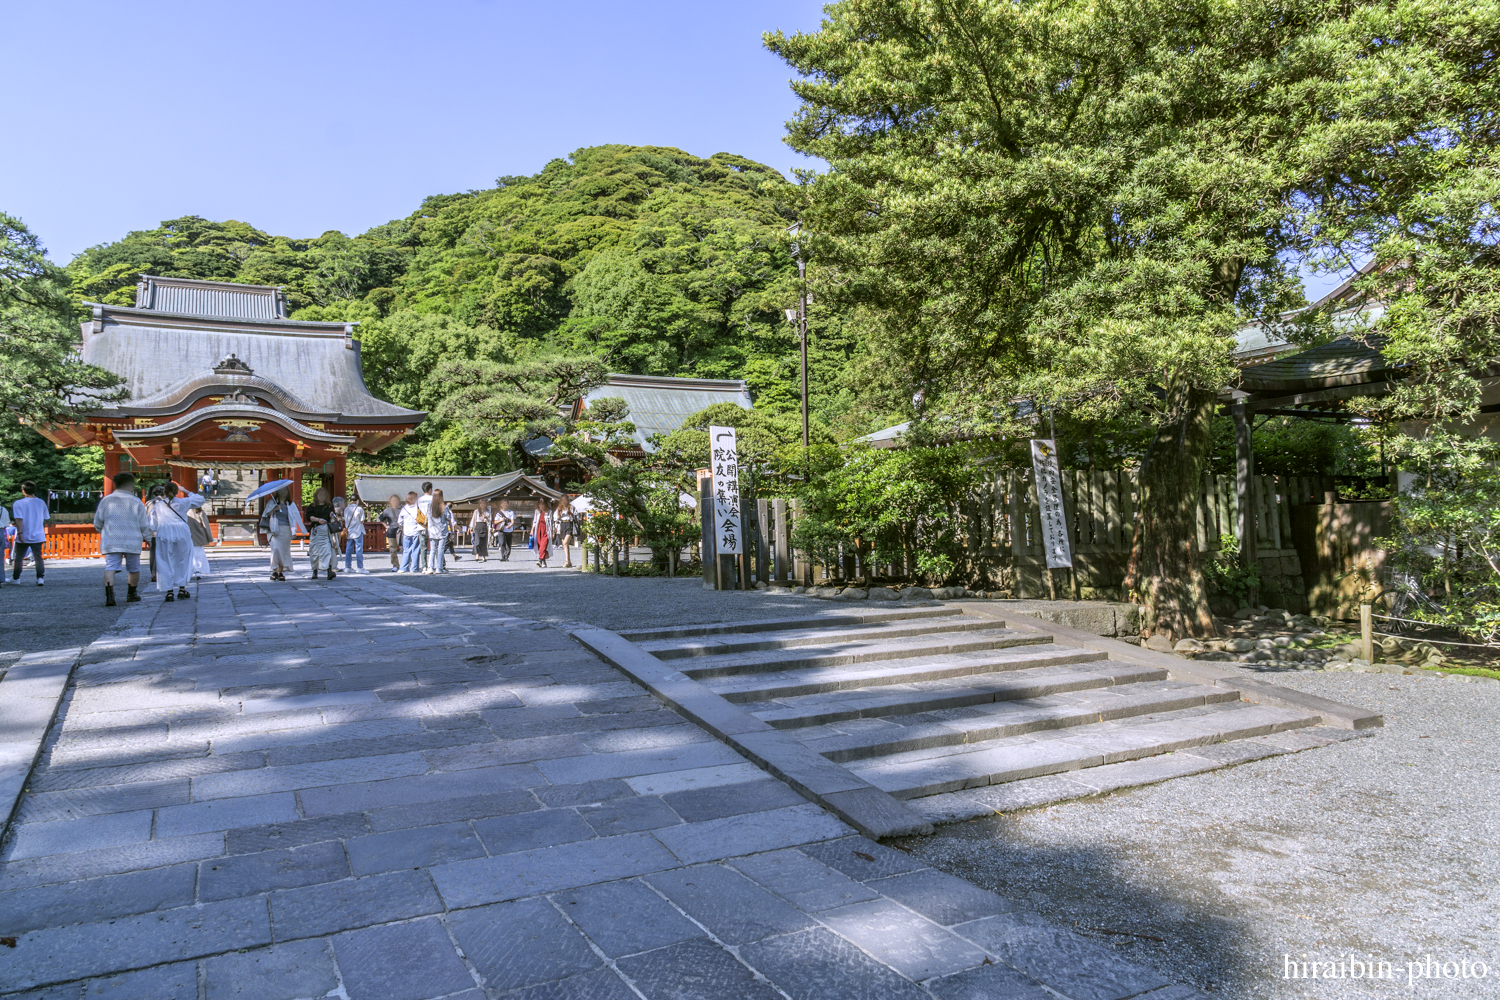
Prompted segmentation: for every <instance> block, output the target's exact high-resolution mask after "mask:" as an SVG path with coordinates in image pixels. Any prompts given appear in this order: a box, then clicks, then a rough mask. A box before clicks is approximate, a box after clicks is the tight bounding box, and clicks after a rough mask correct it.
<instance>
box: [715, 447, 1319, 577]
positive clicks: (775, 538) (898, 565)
mask: <svg viewBox="0 0 1500 1000" xmlns="http://www.w3.org/2000/svg"><path fill="white" fill-rule="evenodd" d="M1062 481H1063V504H1064V511H1065V513H1066V516H1067V518H1068V530H1069V536H1070V541H1071V543H1072V549H1073V566H1074V569H1073V571H1072V572H1071V573H1066V574H1064V573H1057V574H1053V573H1048V572H1047V570H1046V559H1045V553H1044V551H1043V548H1042V542H1041V537H1040V533H1039V531H1038V525H1039V524H1040V518H1041V511H1040V508H1039V507H1038V505H1037V498H1036V484H1035V482H1034V477H1033V474H1032V472H1031V470H1029V469H1025V470H1014V469H1012V470H1001V471H999V472H997V473H996V474H995V475H994V476H993V477H991V478H990V479H989V481H988V482H986V483H985V484H984V485H983V486H982V487H981V488H980V489H978V490H976V491H975V492H973V493H972V494H970V495H969V496H967V497H965V498H964V499H963V501H962V502H961V503H960V504H959V505H958V506H957V507H956V509H955V510H954V512H953V516H952V519H951V521H950V523H949V527H951V528H952V530H953V535H954V538H955V539H956V544H955V545H951V546H949V548H950V549H956V551H950V555H952V556H953V557H954V561H955V567H954V570H953V573H952V574H951V576H950V577H949V579H950V580H956V581H959V582H962V583H964V584H965V585H966V586H968V587H971V588H973V589H976V590H981V589H982V590H988V591H1001V592H1008V593H1010V594H1012V595H1013V596H1017V597H1063V596H1072V597H1078V596H1082V597H1086V598H1087V597H1106V598H1118V597H1119V596H1120V594H1119V589H1120V585H1121V582H1122V580H1123V579H1124V575H1125V568H1126V563H1127V562H1128V560H1129V558H1130V549H1131V545H1132V543H1133V540H1134V534H1135V521H1136V514H1137V505H1138V502H1139V496H1140V494H1139V482H1138V478H1137V474H1136V472H1135V471H1134V470H1126V471H1121V472H1091V471H1087V470H1073V469H1067V470H1063V474H1062ZM1251 485H1252V491H1251V504H1252V510H1251V514H1252V516H1251V522H1252V523H1253V524H1254V526H1255V533H1256V548H1257V550H1258V552H1257V554H1258V556H1259V561H1260V568H1261V574H1262V577H1263V578H1268V579H1270V580H1271V581H1272V582H1271V583H1270V586H1271V589H1273V590H1275V589H1278V587H1279V589H1281V590H1283V591H1284V592H1285V595H1284V596H1286V598H1287V599H1288V600H1290V601H1291V602H1292V603H1296V601H1295V600H1294V599H1293V598H1294V596H1295V595H1297V594H1300V593H1301V592H1302V583H1301V569H1300V566H1299V565H1298V559H1297V550H1296V547H1295V546H1294V544H1293V541H1292V520H1291V508H1292V507H1293V506H1296V505H1301V504H1321V503H1323V502H1324V501H1325V498H1326V495H1327V494H1328V493H1329V492H1330V491H1331V490H1332V489H1333V483H1332V480H1330V479H1327V478H1324V477H1314V476H1291V477H1289V476H1255V477H1253V478H1252V482H1251ZM742 510H743V511H744V513H745V521H746V524H745V528H746V534H747V537H748V540H749V542H750V544H749V545H748V546H747V548H748V549H749V552H748V554H747V555H746V556H745V557H743V558H742V559H740V560H737V561H735V562H734V563H733V565H731V559H730V557H727V556H726V557H721V558H720V559H719V560H717V561H716V560H715V559H714V558H712V556H713V553H712V537H713V531H712V526H711V525H710V524H708V523H707V521H706V520H705V522H704V528H705V531H704V538H705V540H706V542H705V551H706V553H707V554H708V555H709V556H710V558H708V559H705V560H704V580H705V582H706V583H708V584H710V585H717V586H720V587H724V588H733V587H736V586H740V585H743V584H744V583H746V582H748V583H751V584H752V585H753V583H754V582H757V581H765V582H768V583H783V584H785V583H804V582H805V583H810V584H823V583H828V582H832V581H835V580H848V579H853V578H856V577H864V576H869V577H871V578H873V579H875V580H900V581H912V580H923V582H927V583H932V584H937V583H941V582H943V581H941V580H936V579H932V578H930V577H929V578H924V577H923V574H921V573H920V572H919V571H918V569H917V559H916V555H917V553H918V552H921V551H924V549H923V546H924V544H935V540H934V539H933V538H932V537H924V536H931V535H932V534H933V533H932V532H931V531H930V530H924V526H920V525H919V526H913V530H909V531H907V532H906V533H905V537H904V538H902V539H901V540H900V548H901V552H902V556H901V559H900V560H899V562H896V561H893V562H886V563H881V564H878V565H875V566H870V567H866V566H865V565H864V564H863V561H862V560H863V559H864V558H865V553H863V552H856V551H844V550H842V549H841V550H840V551H839V553H838V554H837V555H835V556H833V557H832V558H828V557H827V555H825V558H823V559H822V560H819V559H816V558H814V557H813V556H811V555H809V554H808V553H806V552H802V551H798V550H796V549H795V548H794V547H793V546H792V544H791V539H792V537H793V532H794V531H795V528H796V521H797V516H798V515H797V502H796V501H792V500H779V499H772V500H756V501H747V502H746V503H745V504H744V506H743V508H742ZM1195 530H1196V534H1197V538H1196V541H1197V545H1198V548H1199V550H1200V551H1202V552H1205V553H1213V552H1217V551H1218V550H1219V549H1220V547H1221V545H1222V544H1223V540H1224V538H1225V536H1228V537H1229V538H1230V539H1231V544H1232V545H1233V546H1234V547H1235V548H1236V549H1238V547H1239V501H1238V497H1237V495H1236V490H1235V481H1234V477H1233V476H1216V475H1206V476H1204V477H1203V483H1202V487H1201V490H1200V493H1199V498H1198V509H1197V515H1196V518H1195ZM850 548H852V546H851V547H850ZM1278 578H1279V580H1280V581H1281V582H1279V583H1278V582H1276V581H1277V579H1278Z"/></svg>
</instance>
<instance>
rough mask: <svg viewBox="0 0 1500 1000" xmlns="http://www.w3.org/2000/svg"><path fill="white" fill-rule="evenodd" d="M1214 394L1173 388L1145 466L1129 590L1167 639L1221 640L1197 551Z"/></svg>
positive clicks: (1180, 385) (1194, 388) (1128, 582)
mask: <svg viewBox="0 0 1500 1000" xmlns="http://www.w3.org/2000/svg"><path fill="white" fill-rule="evenodd" d="M1215 396H1216V393H1214V392H1213V391H1212V390H1209V389H1200V388H1196V387H1190V386H1185V385H1182V384H1180V383H1178V384H1175V385H1174V386H1173V387H1172V388H1171V389H1169V390H1168V393H1167V412H1166V413H1165V414H1164V416H1163V421H1162V423H1161V425H1160V426H1159V427H1158V428H1157V430H1156V437H1155V439H1154V440H1153V441H1152V443H1151V449H1150V451H1149V452H1147V455H1146V461H1145V463H1144V464H1143V465H1142V467H1141V477H1140V490H1141V496H1140V506H1139V509H1140V517H1139V519H1138V520H1137V521H1136V525H1135V539H1134V543H1133V545H1132V547H1131V552H1130V566H1129V568H1128V569H1127V571H1126V574H1125V587H1126V590H1128V591H1133V592H1134V593H1135V595H1136V599H1137V600H1139V601H1140V602H1141V603H1143V604H1145V605H1146V607H1147V610H1148V614H1149V615H1150V618H1151V620H1152V621H1153V622H1154V623H1155V624H1154V628H1153V631H1155V632H1159V633H1165V634H1166V636H1167V637H1168V638H1169V639H1172V640H1174V641H1175V640H1177V639H1184V638H1188V637H1194V638H1202V637H1205V636H1212V635H1215V634H1216V632H1215V630H1214V622H1213V616H1212V615H1211V614H1210V612H1209V609H1208V593H1207V589H1206V587H1205V586H1204V582H1203V553H1202V552H1201V551H1199V548H1198V528H1197V520H1196V518H1197V509H1198V497H1199V494H1200V492H1201V491H1202V488H1203V467H1204V463H1205V462H1206V460H1207V458H1208V453H1209V450H1210V448H1211V446H1212V438H1211V436H1210V424H1211V422H1212V419H1213V412H1214V400H1215Z"/></svg>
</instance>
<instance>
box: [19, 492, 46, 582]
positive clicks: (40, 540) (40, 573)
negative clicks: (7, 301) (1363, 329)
mask: <svg viewBox="0 0 1500 1000" xmlns="http://www.w3.org/2000/svg"><path fill="white" fill-rule="evenodd" d="M21 493H22V494H23V495H22V497H21V499H19V500H17V501H16V502H15V505H14V506H12V507H11V509H10V516H11V519H12V520H15V521H19V522H20V523H19V524H18V525H17V529H16V545H15V549H14V550H13V551H12V553H11V566H12V568H11V574H10V578H11V579H12V580H19V579H21V560H22V559H24V558H25V554H26V551H27V550H28V549H30V550H31V554H32V555H33V556H34V557H35V558H36V585H37V586H38V587H40V586H41V585H42V583H43V582H44V579H43V578H44V577H45V576H46V574H47V568H46V566H44V565H43V564H42V546H43V545H46V544H47V521H48V520H50V519H51V517H52V514H51V512H50V511H48V510H47V501H45V500H43V499H42V498H41V497H39V496H37V495H36V483H33V482H31V481H30V480H27V481H26V482H24V483H22V484H21Z"/></svg>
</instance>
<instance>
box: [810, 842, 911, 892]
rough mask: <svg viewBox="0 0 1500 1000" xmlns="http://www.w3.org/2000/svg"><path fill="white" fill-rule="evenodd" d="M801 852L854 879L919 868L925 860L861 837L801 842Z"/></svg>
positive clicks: (863, 879)
mask: <svg viewBox="0 0 1500 1000" xmlns="http://www.w3.org/2000/svg"><path fill="white" fill-rule="evenodd" d="M798 850H799V851H801V852H802V853H803V854H806V855H807V856H808V857H810V858H813V859H814V860H817V861H821V862H823V864H825V865H827V866H828V867H830V868H834V869H837V870H838V871H841V872H843V873H844V874H845V875H848V876H849V877H850V878H852V879H854V880H855V881H856V882H867V881H869V880H870V879H874V878H887V877H889V876H891V875H903V874H905V873H907V872H915V871H921V870H922V869H923V868H926V867H927V863H926V862H925V861H922V860H921V859H920V858H918V857H917V856H916V855H915V854H907V853H904V852H902V851H896V850H892V849H891V848H889V847H886V846H885V845H884V844H877V843H875V841H873V840H870V839H868V838H865V837H844V838H842V839H840V840H825V841H823V842H822V843H820V844H803V845H801V846H800V847H799V848H798Z"/></svg>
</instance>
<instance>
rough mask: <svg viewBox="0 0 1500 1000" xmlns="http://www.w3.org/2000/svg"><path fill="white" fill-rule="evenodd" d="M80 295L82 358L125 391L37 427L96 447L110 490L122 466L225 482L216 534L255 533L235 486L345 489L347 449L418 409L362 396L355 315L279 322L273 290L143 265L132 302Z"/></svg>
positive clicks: (386, 440) (146, 476)
mask: <svg viewBox="0 0 1500 1000" xmlns="http://www.w3.org/2000/svg"><path fill="white" fill-rule="evenodd" d="M85 305H88V306H91V307H92V308H93V316H92V317H91V318H90V319H89V320H88V322H85V323H84V324H82V330H83V346H82V351H81V355H82V359H83V360H84V361H85V362H87V363H89V364H92V365H97V366H99V367H100V368H103V369H106V370H107V371H110V372H113V373H114V374H116V375H118V376H120V378H122V379H123V380H124V382H125V386H126V388H128V389H129V391H130V396H129V398H128V399H125V400H122V401H120V402H118V403H114V404H112V405H110V406H107V407H104V408H102V409H99V410H95V411H93V412H91V413H88V414H86V415H85V416H84V417H82V418H81V419H80V420H79V421H78V422H76V423H69V424H56V425H50V426H39V427H37V430H38V431H39V432H40V433H42V434H43V435H44V436H46V437H47V439H48V440H50V441H52V442H53V443H54V444H55V445H57V446H58V447H59V448H73V447H77V446H80V445H98V446H100V447H101V448H103V449H104V485H103V490H104V492H106V493H108V492H109V491H110V490H111V489H112V488H113V479H114V476H115V475H116V474H117V473H120V472H126V471H129V472H134V473H135V475H136V477H137V479H139V480H141V481H142V483H143V484H145V483H149V482H151V481H153V480H165V479H168V478H171V479H174V480H176V481H177V482H178V483H180V484H182V485H185V486H191V487H194V488H196V486H197V484H198V483H199V481H200V473H202V472H204V471H205V470H208V471H211V473H212V475H213V476H214V477H216V478H217V479H220V480H223V481H224V483H225V486H226V489H225V490H223V491H219V490H215V491H214V492H215V493H216V494H220V495H216V496H213V497H210V501H209V509H210V511H211V516H210V520H211V521H214V522H217V526H218V527H219V528H221V529H223V528H228V527H230V526H231V524H232V525H233V527H234V528H235V529H236V530H233V531H226V530H219V531H218V532H217V533H218V534H219V537H220V538H221V540H225V541H240V540H242V539H241V537H240V536H242V535H245V534H247V533H253V519H254V518H255V517H256V516H258V514H259V511H258V509H256V510H252V509H250V508H249V506H247V505H244V504H243V503H240V502H238V501H236V500H235V497H236V496H243V495H244V494H246V493H249V492H250V491H251V490H252V489H253V488H254V486H255V485H258V484H259V483H260V482H268V481H270V480H273V479H291V480H294V481H295V482H296V485H294V486H293V487H292V492H293V495H294V496H297V497H299V498H300V488H301V481H302V479H303V478H304V477H307V476H316V477H318V478H319V480H320V481H321V484H322V485H325V486H327V487H328V488H329V489H330V490H333V491H334V493H335V495H338V494H341V493H343V492H344V491H345V462H346V460H347V457H348V455H349V453H350V452H362V453H365V454H373V453H375V452H378V451H380V450H381V449H382V448H385V447H386V446H388V445H390V444H392V443H393V442H395V441H397V440H399V439H400V438H401V437H402V436H403V435H405V434H408V433H410V432H411V431H412V429H413V428H415V427H416V426H417V425H418V424H419V423H421V422H422V419H423V418H424V417H425V416H426V414H425V413H422V412H420V411H417V410H408V409H404V408H402V407H400V406H396V405H394V404H392V403H387V402H385V401H384V400H380V399H376V398H375V397H374V396H372V395H371V394H370V390H369V389H367V388H366V387H365V380H364V376H363V375H362V374H361V372H360V359H359V342H358V341H357V340H355V339H354V337H353V332H354V326H355V324H353V323H308V322H301V321H298V320H291V319H288V318H287V309H286V300H285V298H284V297H283V296H282V294H281V289H279V288H275V287H269V286H262V285H239V284H233V283H229V282H221V281H198V280H194V279H188V278H158V277H150V276H143V277H142V278H141V281H140V283H139V284H138V285H137V286H136V296H135V305H134V306H133V307H127V306H112V305H103V304H100V303H94V302H89V303H85ZM257 507H258V505H257ZM243 522H251V524H245V523H243Z"/></svg>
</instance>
